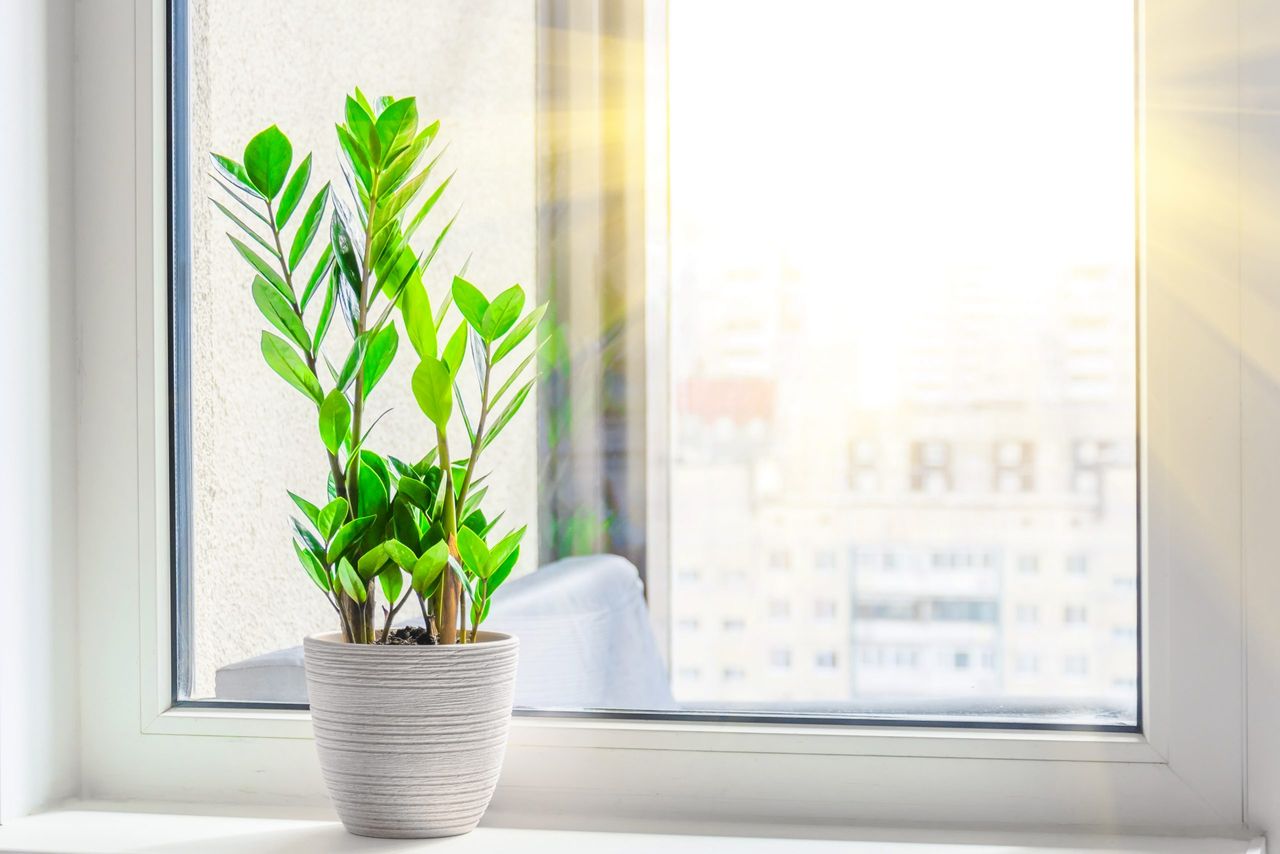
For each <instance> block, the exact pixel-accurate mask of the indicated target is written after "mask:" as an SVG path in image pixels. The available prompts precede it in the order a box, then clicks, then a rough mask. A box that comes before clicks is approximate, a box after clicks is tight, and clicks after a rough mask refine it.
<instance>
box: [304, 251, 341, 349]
mask: <svg viewBox="0 0 1280 854" xmlns="http://www.w3.org/2000/svg"><path fill="white" fill-rule="evenodd" d="M330 266H331V267H332V265H330ZM337 293H338V270H337V268H336V267H332V273H331V274H330V276H329V285H328V287H326V288H325V290H324V304H323V305H322V306H321V307H320V319H319V320H318V321H316V336H315V339H314V340H313V341H312V342H311V344H312V346H311V352H313V353H319V352H320V345H321V344H322V343H323V342H324V336H325V335H326V334H327V333H328V332H329V324H330V322H332V321H333V302H334V299H335V298H336V297H337Z"/></svg>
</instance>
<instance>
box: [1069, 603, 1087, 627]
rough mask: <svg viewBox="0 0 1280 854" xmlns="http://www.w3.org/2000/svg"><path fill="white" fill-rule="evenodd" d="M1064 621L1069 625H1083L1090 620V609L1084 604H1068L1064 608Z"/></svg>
mask: <svg viewBox="0 0 1280 854" xmlns="http://www.w3.org/2000/svg"><path fill="white" fill-rule="evenodd" d="M1062 622H1064V623H1066V624H1067V625H1068V626H1083V625H1084V624H1086V623H1088V622H1089V609H1088V608H1086V607H1085V606H1084V605H1068V606H1066V607H1065V608H1063V609H1062Z"/></svg>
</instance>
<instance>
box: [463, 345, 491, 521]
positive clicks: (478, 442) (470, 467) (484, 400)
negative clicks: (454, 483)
mask: <svg viewBox="0 0 1280 854" xmlns="http://www.w3.org/2000/svg"><path fill="white" fill-rule="evenodd" d="M492 376H493V365H492V363H491V362H490V355H489V345H488V344H485V345H484V382H483V383H481V388H480V420H478V421H477V422H476V439H475V441H474V442H472V443H471V455H470V456H469V457H467V470H466V473H465V474H464V475H463V476H462V488H461V489H459V490H458V504H459V506H465V505H466V501H467V490H469V489H470V488H471V476H472V474H473V473H474V472H475V469H476V461H477V460H478V459H479V458H480V449H481V447H483V445H484V422H485V420H486V419H487V418H488V417H489V380H490V379H491V378H492Z"/></svg>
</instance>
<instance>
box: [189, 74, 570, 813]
mask: <svg viewBox="0 0 1280 854" xmlns="http://www.w3.org/2000/svg"><path fill="white" fill-rule="evenodd" d="M420 124H421V123H420V122H419V118H418V109H417V103H416V101H415V99H413V98H399V99H394V98H379V99H377V100H375V101H372V102H371V101H370V100H368V99H367V98H366V97H365V96H364V95H363V94H362V93H361V92H360V90H359V89H357V90H356V91H355V93H354V94H353V95H352V96H349V97H348V98H347V99H346V105H345V114H344V120H343V122H342V123H341V124H339V125H337V129H336V130H337V142H338V148H339V151H340V156H339V158H338V160H339V166H340V169H341V173H342V185H343V186H342V190H341V191H338V190H335V189H334V188H333V187H332V186H331V185H330V184H325V185H324V186H323V187H321V188H320V189H319V190H318V191H316V192H315V193H314V194H313V195H311V196H310V200H309V201H308V202H307V204H306V205H305V206H304V205H303V202H304V201H305V199H304V197H305V196H307V194H308V189H307V188H308V184H309V183H310V182H311V171H312V168H311V163H312V160H311V155H310V154H308V155H307V156H306V157H304V158H303V159H302V160H301V161H300V162H298V163H297V166H296V168H295V167H294V162H295V158H294V155H293V148H292V145H291V144H290V142H289V139H288V138H287V137H286V136H285V134H284V133H282V132H281V131H280V130H279V129H278V128H277V127H275V126H274V125H273V126H271V127H269V128H267V129H266V130H264V131H262V132H261V133H259V134H257V135H256V136H254V137H253V138H252V139H251V140H249V143H248V145H246V146H245V149H244V155H243V161H242V162H238V161H236V160H234V159H232V158H229V157H225V156H222V155H218V154H214V155H213V164H214V168H215V173H214V175H213V178H214V180H215V181H217V183H218V184H219V186H220V187H221V189H222V190H223V191H225V193H226V196H227V197H228V198H227V199H226V200H225V201H226V204H224V203H223V201H219V200H214V204H215V205H217V207H218V209H219V210H220V211H221V212H222V213H223V214H224V215H225V216H226V218H227V220H228V221H229V222H230V223H231V224H232V225H233V226H234V228H233V229H232V232H231V233H229V234H228V236H229V237H230V239H231V243H232V245H233V246H234V247H235V249H236V251H237V252H238V253H239V254H240V256H241V257H242V258H243V259H244V260H245V261H246V262H247V263H248V265H249V267H250V268H251V272H252V282H251V285H250V292H251V294H252V298H253V300H254V302H255V303H256V304H257V306H258V308H259V309H261V311H262V314H263V316H264V317H265V318H266V320H267V322H268V324H269V325H270V327H271V328H269V329H265V330H264V331H263V333H262V344H261V348H262V356H263V358H264V359H265V361H266V363H267V365H268V366H269V367H270V368H271V369H272V370H273V371H275V373H277V374H278V375H279V376H280V377H281V378H282V379H283V380H284V381H285V382H286V383H288V384H289V385H290V386H292V387H293V388H294V389H295V390H296V391H298V392H299V393H301V395H302V396H303V397H304V398H306V399H307V400H309V401H310V403H311V405H312V406H314V408H315V412H316V423H317V437H316V438H317V440H318V441H317V442H316V450H317V458H318V459H319V457H320V456H321V455H322V456H323V459H324V461H325V463H324V465H325V467H326V470H327V476H328V489H327V495H326V497H325V499H324V500H322V501H317V500H312V499H309V498H307V497H304V496H302V495H298V494H294V493H292V492H291V493H290V496H291V497H292V499H293V501H294V503H295V504H296V505H297V507H298V509H299V510H300V511H301V515H302V518H295V519H294V520H293V530H294V534H295V538H294V541H293V546H294V550H295V551H296V553H297V556H298V561H299V563H300V564H301V566H302V569H303V570H304V571H305V572H306V573H307V575H308V576H309V577H310V578H311V580H312V581H313V582H315V585H316V587H318V588H319V589H320V592H321V594H322V595H324V596H325V597H326V598H327V599H328V600H329V603H330V604H331V605H332V606H333V610H334V612H335V618H336V621H337V623H338V630H337V631H334V632H332V633H329V634H321V635H315V636H312V637H308V638H306V640H305V642H304V648H305V655H306V674H307V684H308V689H309V692H310V699H311V715H312V721H313V724H314V727H315V737H316V745H317V748H318V750H319V754H320V764H321V768H322V770H323V772H324V777H325V782H326V785H327V786H328V789H329V793H330V796H331V797H332V799H333V802H334V805H335V806H336V808H337V811H338V815H339V816H340V817H341V819H342V821H343V824H344V825H345V826H346V827H347V829H348V830H349V831H351V832H352V833H357V834H361V835H367V836H392V837H425V836H448V835H454V834H459V833H465V832H467V831H469V830H471V829H472V828H473V827H475V825H476V823H477V822H478V821H479V819H480V817H481V815H482V814H483V813H484V810H485V808H486V807H487V806H488V803H489V799H490V798H491V797H492V795H493V790H494V786H495V784H496V782H497V777H498V772H499V770H500V768H501V764H502V757H503V752H504V750H505V746H506V737H507V729H508V724H509V722H510V717H511V706H512V697H513V692H514V684H515V668H516V657H517V642H516V639H515V638H513V637H510V636H507V635H502V634H498V633H495V632H486V631H481V630H480V626H481V625H482V624H483V622H484V619H485V617H486V615H487V614H488V612H489V603H490V600H491V597H492V596H493V594H494V592H495V591H496V590H497V589H498V588H499V587H500V586H501V584H502V583H503V581H504V580H505V579H506V578H507V577H508V575H510V573H511V570H512V568H513V567H514V566H515V564H516V562H517V561H518V559H519V554H520V541H521V539H522V537H523V536H524V533H525V529H524V528H523V527H521V528H517V529H515V530H512V531H509V532H505V533H500V532H499V531H498V529H497V523H498V521H499V518H500V517H501V514H498V516H495V517H492V518H491V517H490V516H488V515H486V513H485V511H484V509H482V507H481V504H482V502H483V501H484V497H485V493H486V487H485V486H484V485H483V481H484V479H485V477H484V475H482V474H481V471H480V468H479V461H480V457H481V455H482V453H483V451H484V450H485V449H486V448H487V447H489V446H490V445H491V444H492V443H493V441H494V440H495V439H497V438H498V436H499V435H500V434H501V433H502V431H503V429H504V428H505V427H506V426H507V425H508V424H509V423H510V421H511V419H512V417H513V416H514V415H515V414H516V412H517V411H518V410H519V409H520V407H521V405H522V404H523V403H524V401H525V399H526V398H527V397H528V395H529V392H530V389H531V388H532V386H533V382H534V379H533V378H526V375H527V374H529V373H530V367H531V366H532V365H533V360H534V357H535V351H536V349H537V348H536V338H537V335H536V334H534V333H535V331H536V329H537V326H538V323H539V321H540V320H541V319H542V315H543V313H544V310H545V308H546V306H545V305H543V306H539V307H537V308H534V309H532V310H531V311H528V312H525V310H524V308H525V295H524V292H523V291H522V290H521V288H520V287H519V286H513V287H511V288H508V289H506V290H504V291H502V292H501V293H499V294H497V295H496V296H495V297H494V298H493V299H492V300H489V299H488V298H486V297H485V296H484V294H483V293H481V291H480V290H479V289H477V288H476V287H474V286H473V285H472V284H470V283H469V282H467V281H466V280H465V279H463V278H461V276H455V277H454V278H453V280H452V287H451V288H450V289H449V293H448V294H447V296H446V297H445V298H444V299H443V300H442V301H441V304H440V305H438V306H436V307H434V308H433V307H432V305H431V301H430V299H429V298H428V295H427V290H426V287H425V285H424V281H423V277H424V275H425V274H426V272H427V270H428V268H429V267H430V265H431V262H432V260H433V259H434V258H435V256H436V253H437V252H438V251H439V248H440V245H441V243H442V242H443V240H444V238H445V236H446V234H447V233H448V231H449V227H450V225H452V220H450V221H449V223H448V224H446V225H445V226H444V227H443V228H442V229H441V230H440V231H439V233H438V234H437V235H436V236H435V239H434V240H433V241H431V243H430V245H429V246H427V247H426V248H425V250H420V249H417V248H415V247H414V243H415V237H416V235H417V234H418V231H419V228H420V227H421V226H422V224H423V222H424V221H425V220H426V218H427V216H428V215H429V214H430V213H431V211H432V209H433V208H434V207H435V205H436V203H437V202H438V201H439V200H440V198H441V196H442V195H443V194H444V191H445V189H446V187H447V186H448V184H449V180H450V178H451V177H452V176H449V177H448V178H445V179H443V180H441V181H439V182H438V183H436V184H435V187H434V189H432V190H431V191H430V192H429V193H428V192H426V191H425V189H424V188H425V187H426V185H427V184H428V183H429V182H430V183H434V182H433V181H432V172H433V170H434V167H435V166H436V164H437V163H438V161H439V155H436V156H435V157H433V158H431V159H427V157H426V153H427V151H428V149H429V148H431V145H432V143H433V141H434V140H435V138H436V136H437V133H438V131H439V122H432V123H430V124H427V125H425V126H421V127H420ZM299 212H300V213H299ZM295 214H297V216H296V218H295ZM326 220H327V223H326ZM291 222H292V223H294V225H293V226H292V227H291ZM464 272H465V270H464ZM451 308H453V309H456V311H457V313H458V314H460V315H461V317H460V318H459V319H457V320H456V321H454V320H451V319H450V315H451V311H450V310H451ZM336 315H340V316H341V318H342V321H341V322H340V323H335V322H334V320H335V316H336ZM397 319H399V321H400V323H401V324H402V325H403V329H404V333H405V335H406V336H407V337H408V339H409V343H410V344H411V345H412V349H413V351H414V354H415V355H416V357H417V359H418V363H417V366H416V368H415V369H414V371H413V379H412V385H413V388H412V390H413V395H414V398H415V399H416V401H417V403H418V405H419V407H420V408H421V409H422V412H423V414H424V415H425V416H426V423H425V427H426V430H427V433H426V437H427V441H425V442H424V443H423V453H422V455H421V457H419V458H417V459H415V460H414V461H412V462H407V461H405V460H403V459H398V458H396V457H394V456H390V455H384V454H382V453H379V452H378V451H377V450H374V447H375V445H374V443H371V441H370V439H371V433H372V431H373V428H374V426H375V424H376V420H377V419H373V420H372V421H371V420H370V419H369V418H368V405H369V399H370V395H371V394H372V393H373V391H374V389H375V388H376V387H377V385H378V383H379V381H380V380H381V379H382V377H383V376H384V375H385V374H386V371H387V369H388V367H390V365H391V363H392V361H393V360H394V359H395V357H396V354H397V351H398V349H399V339H400V333H399V332H398V331H397ZM341 327H345V332H346V335H345V336H342V343H341V345H339V344H338V338H339V336H337V335H335V334H333V332H334V330H336V329H337V328H341ZM526 340H528V342H529V346H528V347H525V348H523V349H525V350H528V351H529V352H527V354H524V355H523V358H520V356H519V355H518V352H517V351H518V350H519V349H520V348H521V345H522V344H524V343H525V342H526ZM330 356H333V357H334V358H333V359H332V360H331V359H330ZM467 360H470V361H471V362H472V365H473V368H472V369H473V371H474V372H475V374H476V379H477V381H478V383H479V388H480V392H479V406H478V408H476V409H474V411H473V412H471V413H468V412H467V411H466V408H465V407H464V405H463V400H462V398H461V396H460V395H458V394H456V391H457V389H458V381H459V372H460V370H461V368H462V364H463V362H464V361H467ZM455 410H456V411H457V412H458V414H459V415H460V416H461V420H462V423H463V425H464V426H465V430H466V435H467V437H468V445H467V447H466V448H463V449H461V451H460V449H458V448H451V447H450V442H449V424H450V421H451V420H452V419H453V417H454V412H455ZM379 593H380V594H381V600H382V603H383V604H382V606H381V610H380V611H379V608H378V605H377V603H378V600H379ZM411 599H412V600H414V602H415V603H416V605H417V608H416V610H417V611H418V613H419V614H420V615H421V617H422V621H423V625H422V626H416V627H401V628H398V629H397V628H395V626H394V621H395V619H396V616H397V615H398V614H400V613H401V609H402V608H403V607H404V606H405V605H406V603H407V602H409V600H411Z"/></svg>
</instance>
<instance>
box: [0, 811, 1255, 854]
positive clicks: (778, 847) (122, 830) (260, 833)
mask: <svg viewBox="0 0 1280 854" xmlns="http://www.w3.org/2000/svg"><path fill="white" fill-rule="evenodd" d="M679 830H680V831H681V832H680V833H678V834H677V833H671V832H666V833H661V834H654V833H648V832H646V833H641V832H618V831H612V832H602V831H595V830H572V831H571V830H545V829H543V830H534V829H521V828H501V827H483V828H480V829H478V830H476V831H475V832H474V833H472V834H469V835H467V836H460V837H455V838H451V839H435V840H371V839H364V838H361V837H358V836H351V835H349V834H347V833H346V832H345V831H344V830H343V829H342V826H341V825H340V824H339V823H338V822H337V821H336V820H335V819H334V818H333V817H332V815H331V814H326V812H325V811H322V810H305V811H304V810H298V809H296V808H285V807H281V808H277V809H265V808H256V809H250V808H227V809H225V810H219V809H217V808H212V807H208V806H200V807H186V806H182V805H177V804H163V805H162V804H139V803H130V804H117V805H113V804H102V803H93V804H74V805H69V806H66V807H63V808H61V809H58V810H55V811H52V812H47V813H43V814H41V815H36V816H32V817H30V818H26V819H21V820H19V821H16V822H14V823H13V824H10V825H6V826H5V827H0V851H25V852H53V851H57V852H76V854H80V852H84V854H94V852H108V851H110V852H119V851H143V850H145V851H147V852H156V854H160V852H169V851H172V852H182V854H213V853H214V852H235V854H254V852H303V851H306V852H342V851H367V850H379V851H383V850H385V851H397V852H412V851H432V852H445V854H452V852H459V854H467V852H477V853H478V852H488V851H519V852H522V854H541V852H547V854H563V852H566V851H602V852H603V851H607V852H618V854H628V852H636V854H640V852H650V851H663V852H664V854H685V852H688V854H694V852H697V854H721V853H722V852H723V854H730V852H734V854H736V852H749V854H763V852H775V851H777V852H783V851H785V852H795V854H806V852H812V854H826V852H831V854H835V852H837V851H838V852H841V854H873V852H874V854H1264V852H1265V845H1264V843H1263V841H1262V840H1261V839H1255V840H1253V841H1245V840H1233V839H1203V838H1200V839H1189V838H1174V837H1152V836H1126V837H1120V836H1111V837H1100V836H1084V835H1064V834H1044V833H1025V832H1001V833H979V832H975V831H964V832H959V831H956V832H952V831H937V830H933V831H923V830H919V831H889V830H854V829H844V828H830V829H820V828H799V829H789V830H785V831H784V830H782V829H776V828H775V829H773V830H768V829H756V828H744V827H742V826H734V827H729V826H725V825H709V826H706V827H700V828H693V827H689V826H682V827H680V828H679ZM751 832H754V833H755V835H748V834H749V833H751ZM788 833H791V834H794V835H791V836H788ZM975 846H977V847H975Z"/></svg>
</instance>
